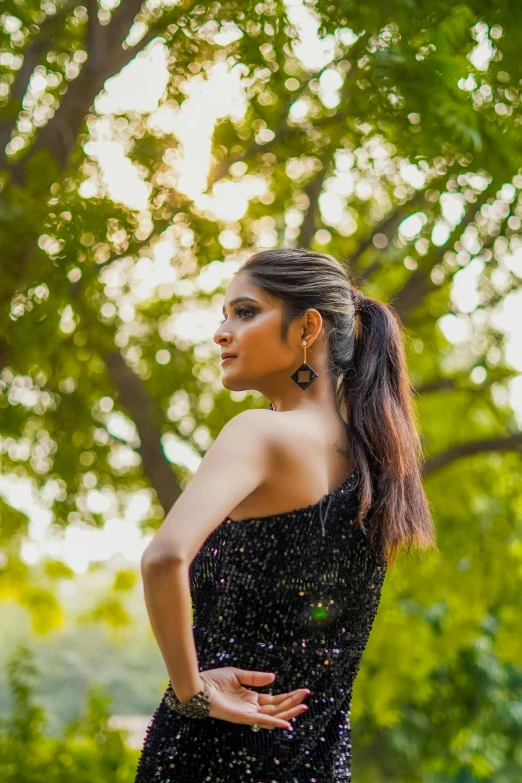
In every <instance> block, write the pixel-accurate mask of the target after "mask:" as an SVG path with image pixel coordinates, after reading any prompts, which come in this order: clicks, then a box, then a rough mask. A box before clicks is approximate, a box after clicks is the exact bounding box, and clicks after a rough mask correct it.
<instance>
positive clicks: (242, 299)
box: [222, 296, 259, 313]
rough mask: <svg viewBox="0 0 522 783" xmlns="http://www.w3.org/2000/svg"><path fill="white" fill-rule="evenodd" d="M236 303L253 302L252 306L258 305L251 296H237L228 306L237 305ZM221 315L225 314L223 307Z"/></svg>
mask: <svg viewBox="0 0 522 783" xmlns="http://www.w3.org/2000/svg"><path fill="white" fill-rule="evenodd" d="M238 302H254V304H259V303H258V301H257V300H256V299H252V297H251V296H238V297H237V298H236V299H232V301H231V302H229V303H228V304H229V306H230V307H233V305H235V304H237V303H238ZM222 310H223V313H224V312H225V307H224V306H223V308H222Z"/></svg>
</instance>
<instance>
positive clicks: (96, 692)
mask: <svg viewBox="0 0 522 783" xmlns="http://www.w3.org/2000/svg"><path fill="white" fill-rule="evenodd" d="M7 672H8V681H9V687H10V692H11V714H10V715H9V717H8V718H7V719H6V720H2V721H1V723H0V778H1V779H2V781H3V783H40V781H41V780H42V776H44V777H45V780H46V781H49V783H66V781H67V782H68V781H70V780H75V781H78V783H99V781H101V780H111V781H114V782H115V783H118V782H121V783H127V781H129V780H131V779H132V776H133V773H134V772H135V769H136V764H137V755H138V754H137V753H136V752H135V751H132V750H130V749H129V748H128V747H127V746H126V745H125V735H124V733H123V732H121V731H120V730H116V729H113V728H111V727H110V726H109V724H108V720H109V717H110V713H109V700H108V698H107V695H106V694H105V693H104V692H103V690H101V689H100V688H97V687H93V688H92V689H91V690H90V692H89V694H88V698H87V704H86V708H85V712H84V714H83V715H82V716H81V717H80V718H79V719H78V720H76V721H74V722H71V723H70V724H68V725H67V727H66V730H65V733H64V734H65V736H64V737H63V738H57V737H51V736H48V735H47V734H46V732H45V728H46V718H45V714H44V712H43V710H42V708H41V707H40V706H39V705H38V704H36V702H35V700H34V682H35V678H36V677H37V675H38V672H37V671H36V668H35V666H34V663H33V660H32V654H31V652H30V650H29V649H28V648H25V647H19V648H17V650H16V653H15V654H14V655H13V656H12V658H11V659H10V661H9V664H8V667H7Z"/></svg>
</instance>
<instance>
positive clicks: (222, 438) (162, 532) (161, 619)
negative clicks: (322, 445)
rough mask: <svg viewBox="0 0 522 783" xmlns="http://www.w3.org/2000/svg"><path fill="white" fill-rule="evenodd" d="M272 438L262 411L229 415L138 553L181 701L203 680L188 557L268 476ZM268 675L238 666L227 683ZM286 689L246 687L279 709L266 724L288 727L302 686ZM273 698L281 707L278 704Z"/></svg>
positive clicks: (199, 687) (258, 682) (247, 718)
mask: <svg viewBox="0 0 522 783" xmlns="http://www.w3.org/2000/svg"><path fill="white" fill-rule="evenodd" d="M276 437H277V436H276V431H275V429H274V419H273V415H272V414H271V413H270V412H269V411H264V410H261V411H256V410H252V411H245V412H243V413H240V414H239V415H238V416H236V417H235V418H234V419H232V420H231V421H229V422H228V424H226V426H225V427H224V428H223V429H222V431H221V433H220V434H219V436H218V438H217V439H216V440H215V442H214V443H213V444H212V446H211V447H210V449H209V450H208V451H207V453H206V454H205V457H204V458H203V460H202V462H201V464H200V466H199V469H198V471H197V473H196V474H195V476H194V478H193V479H192V481H190V483H189V484H188V485H187V487H186V488H185V490H184V491H183V493H182V494H181V496H180V497H179V498H178V500H177V501H176V503H175V504H174V506H173V507H172V509H171V510H170V511H169V513H168V514H167V516H166V518H165V521H164V522H163V524H162V526H161V528H160V529H159V530H158V532H157V533H156V535H155V536H154V538H153V540H152V541H151V542H150V544H149V545H148V547H147V549H146V550H145V552H144V554H143V557H142V561H141V567H142V575H143V585H144V593H145V601H146V605H147V611H148V613H149V618H150V622H151V625H152V629H153V631H154V635H155V637H156V640H157V642H158V645H159V647H160V650H161V653H162V655H163V659H164V661H165V666H166V668H167V672H168V675H169V678H170V681H171V684H172V687H173V689H174V692H175V693H176V695H177V697H178V698H179V699H180V700H181V701H188V700H189V699H190V698H191V697H192V696H193V695H194V694H195V693H197V692H198V691H200V690H202V688H203V685H204V681H203V679H202V676H201V674H200V673H199V668H198V660H197V653H196V648H195V644H194V637H193V633H192V624H191V598H190V586H189V566H190V563H191V562H192V560H193V559H194V557H195V556H196V554H197V552H198V551H199V549H200V548H201V546H202V545H203V543H204V542H205V540H206V539H207V538H208V536H209V535H210V534H211V533H212V531H213V530H214V529H215V528H216V527H217V526H218V525H219V524H220V523H221V522H222V521H223V520H224V519H225V517H226V516H227V515H228V514H229V513H230V512H231V511H232V510H233V509H234V508H235V507H236V506H237V505H238V504H239V503H240V502H241V501H242V500H243V499H244V498H245V497H247V496H248V495H250V494H251V493H252V492H253V491H254V490H255V489H256V488H257V487H258V486H260V485H261V484H262V483H263V482H264V481H266V480H267V478H268V476H269V470H270V460H271V458H272V455H273V454H274V447H275V440H276ZM235 671H236V672H240V671H241V670H235ZM267 677H268V679H267ZM263 678H264V680H263ZM205 682H206V680H205ZM269 682H271V675H270V674H267V673H261V672H250V673H249V672H243V679H241V680H239V681H238V683H237V684H236V683H235V682H234V683H233V685H234V686H235V687H236V688H240V689H241V688H242V685H240V684H239V683H243V684H250V685H264V684H268V683H269ZM229 684H230V683H227V685H229ZM292 693H293V694H294V695H293V696H292V697H290V699H288V698H287V699H286V700H285V698H284V697H286V696H287V694H280V695H279V696H268V695H262V694H261V695H259V699H258V698H257V697H258V694H256V693H255V692H252V699H253V700H254V699H255V701H256V702H259V704H262V705H266V709H267V710H269V709H270V710H271V713H270V714H271V715H276V714H279V715H280V717H279V718H276V717H267V715H268V714H269V713H268V712H265V714H264V715H263V722H264V723H265V724H266V723H268V724H269V726H270V727H271V728H274V727H276V726H279V727H281V728H288V727H290V728H291V726H290V724H288V723H287V721H286V720H285V719H284V718H286V717H290V716H291V714H292V716H293V714H296V713H294V712H292V710H290V711H288V709H287V708H288V707H291V706H292V707H293V706H294V705H296V704H297V702H298V701H301V700H302V698H304V696H305V695H307V693H306V692H305V691H304V689H300V690H299V691H295V692H292ZM279 704H280V705H282V706H281V707H280V708H279V709H278V708H277V707H278V705H279ZM247 706H250V712H249V711H248V710H247V711H246V715H245V714H243V715H241V714H240V711H239V712H238V719H237V722H253V721H254V720H255V715H256V713H255V712H254V711H252V709H253V708H252V705H247ZM283 709H286V710H287V711H286V712H284V711H283ZM301 709H303V708H300V710H299V711H301ZM229 712H230V710H229ZM232 712H234V710H232ZM250 713H251V714H250ZM225 714H227V712H226V710H225ZM257 714H259V713H257ZM217 717H221V715H217ZM250 717H251V718H252V720H250ZM240 718H243V719H244V720H241V719H240ZM225 719H228V720H232V719H233V718H230V717H229V718H225Z"/></svg>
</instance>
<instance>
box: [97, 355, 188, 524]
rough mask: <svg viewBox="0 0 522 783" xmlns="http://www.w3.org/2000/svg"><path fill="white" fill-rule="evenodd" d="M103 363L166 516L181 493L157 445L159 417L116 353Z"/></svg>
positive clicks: (136, 377)
mask: <svg viewBox="0 0 522 783" xmlns="http://www.w3.org/2000/svg"><path fill="white" fill-rule="evenodd" d="M105 363H106V366H107V370H108V373H109V376H110V378H111V380H112V382H113V384H114V386H115V388H116V389H117V391H118V394H119V397H120V401H121V403H122V405H123V406H124V407H125V408H126V409H127V410H128V411H129V414H130V416H131V418H132V420H133V421H134V424H135V425H136V427H137V430H138V434H139V436H140V441H141V445H140V446H139V447H138V449H137V450H138V453H139V454H140V456H141V459H142V463H143V471H144V473H145V475H146V476H147V478H148V479H149V481H150V483H151V485H152V487H153V488H154V489H155V490H156V493H157V495H158V499H159V501H160V503H161V505H162V507H163V509H164V511H165V513H167V512H168V511H169V510H170V508H172V506H173V504H174V503H175V502H176V500H177V499H178V497H179V496H180V494H181V489H180V487H179V485H178V483H177V481H176V475H175V473H174V471H173V469H172V466H171V464H170V462H169V461H168V460H167V458H166V456H165V453H164V451H163V447H162V445H161V429H160V422H161V413H160V412H159V411H158V409H157V408H156V406H155V405H154V403H153V402H152V401H151V399H150V397H149V395H148V394H147V392H146V390H145V388H144V386H143V383H142V381H141V380H140V378H138V376H137V375H136V374H135V373H134V372H133V370H132V369H131V368H130V367H129V366H128V365H127V364H126V362H125V360H124V359H123V357H122V355H121V353H120V352H119V351H113V352H111V353H108V354H106V355H105Z"/></svg>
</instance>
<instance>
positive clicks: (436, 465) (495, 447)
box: [423, 432, 522, 476]
mask: <svg viewBox="0 0 522 783" xmlns="http://www.w3.org/2000/svg"><path fill="white" fill-rule="evenodd" d="M489 451H501V452H502V451H518V452H521V453H522V432H517V433H514V434H513V435H507V436H500V437H498V438H486V439H484V440H476V441H472V442H470V443H461V444H459V445H458V446H451V447H450V448H449V449H446V451H442V452H441V453H440V454H436V455H435V456H434V457H430V458H429V459H427V460H426V461H425V463H424V466H423V475H424V476H427V475H429V474H430V473H434V472H435V471H436V470H441V469H442V468H444V467H446V465H450V464H451V463H452V462H455V461H456V460H458V459H463V458H464V457H471V456H473V455H474V454H481V453H482V454H483V453H486V452H489Z"/></svg>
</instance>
